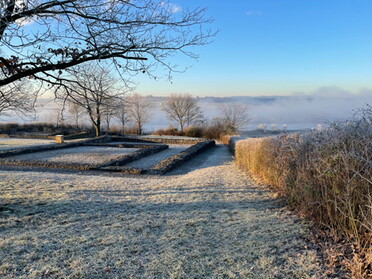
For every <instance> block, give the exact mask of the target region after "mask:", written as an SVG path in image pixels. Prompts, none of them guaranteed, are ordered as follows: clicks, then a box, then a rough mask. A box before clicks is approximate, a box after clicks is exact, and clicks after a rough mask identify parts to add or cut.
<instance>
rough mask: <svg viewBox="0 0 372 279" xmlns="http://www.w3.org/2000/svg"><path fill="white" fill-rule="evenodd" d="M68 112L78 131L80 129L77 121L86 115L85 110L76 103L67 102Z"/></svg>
mask: <svg viewBox="0 0 372 279" xmlns="http://www.w3.org/2000/svg"><path fill="white" fill-rule="evenodd" d="M68 112H69V114H70V115H71V116H72V118H73V119H74V122H75V126H76V129H79V127H80V125H79V123H80V122H79V120H80V118H81V117H82V116H83V115H84V114H86V111H85V109H84V108H83V107H82V106H81V105H79V104H77V103H76V102H71V101H69V102H68Z"/></svg>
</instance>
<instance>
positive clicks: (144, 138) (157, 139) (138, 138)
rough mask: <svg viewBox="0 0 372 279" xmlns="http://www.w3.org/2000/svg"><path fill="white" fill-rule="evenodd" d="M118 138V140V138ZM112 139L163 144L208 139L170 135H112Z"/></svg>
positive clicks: (193, 142)
mask: <svg viewBox="0 0 372 279" xmlns="http://www.w3.org/2000/svg"><path fill="white" fill-rule="evenodd" d="M118 139H119V140H118ZM120 139H121V140H120ZM113 140H114V141H127V142H148V143H150V142H155V143H164V144H196V143H199V142H205V141H208V140H207V139H204V138H187V137H171V136H157V137H152V136H126V137H113Z"/></svg>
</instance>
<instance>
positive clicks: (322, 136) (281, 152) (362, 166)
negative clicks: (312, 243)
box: [235, 106, 372, 278]
mask: <svg viewBox="0 0 372 279" xmlns="http://www.w3.org/2000/svg"><path fill="white" fill-rule="evenodd" d="M235 155H236V160H237V162H238V164H240V165H241V166H243V167H244V168H246V169H247V170H248V171H249V172H250V173H251V174H252V175H253V176H254V177H255V178H256V179H259V180H260V181H262V182H264V183H266V184H269V185H271V186H272V187H273V188H274V189H276V190H277V191H278V192H280V193H281V194H282V195H283V196H284V197H286V199H287V200H288V202H289V204H290V205H292V206H294V207H296V208H299V209H301V210H302V211H303V212H304V213H305V214H306V215H307V216H309V217H310V218H311V219H312V220H314V221H315V222H316V223H318V224H320V225H322V226H325V227H327V228H328V229H330V230H331V231H332V234H333V235H334V236H335V237H337V238H338V239H344V240H346V241H347V242H348V243H349V245H350V246H351V247H354V251H355V254H354V257H353V259H352V260H351V261H353V263H352V264H349V267H351V272H352V273H353V276H354V277H353V278H367V277H368V276H369V275H371V268H372V267H371V262H372V260H371V259H372V247H371V243H372V158H371V157H372V109H371V107H369V106H368V107H367V108H366V109H364V110H362V111H360V113H359V114H357V115H356V116H355V117H354V118H353V119H351V120H349V121H345V122H338V123H333V124H332V125H330V127H329V128H328V129H325V130H322V131H311V132H309V133H306V134H303V135H299V134H294V135H287V136H280V137H276V138H259V139H247V140H242V141H239V142H238V143H237V144H236V154H235ZM355 267H358V268H355Z"/></svg>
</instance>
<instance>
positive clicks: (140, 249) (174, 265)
mask: <svg viewBox="0 0 372 279" xmlns="http://www.w3.org/2000/svg"><path fill="white" fill-rule="evenodd" d="M231 160H232V158H231V156H230V155H229V153H228V151H227V148H226V147H224V146H218V147H217V148H216V149H213V150H210V151H207V152H206V153H204V154H202V155H200V156H198V157H196V158H194V159H192V160H191V161H189V162H188V163H186V164H184V165H183V166H182V167H181V168H179V169H177V170H175V171H174V172H172V173H171V174H170V175H168V176H163V177H143V176H141V177H138V176H121V175H116V176H103V175H101V176H97V175H93V174H92V175H89V174H88V173H84V174H77V173H52V172H45V173H42V172H28V171H0V200H1V202H2V204H3V208H2V212H1V213H0V277H1V278H323V277H325V276H324V275H323V274H324V273H323V272H324V268H323V267H322V266H321V263H320V262H321V258H319V255H318V254H317V252H316V250H315V249H313V246H312V245H311V244H309V243H308V242H307V241H306V240H305V237H306V234H307V227H306V225H305V224H304V223H302V222H301V221H299V220H298V219H297V218H295V217H293V216H292V215H290V214H288V212H287V211H286V210H285V209H284V208H283V207H282V205H281V203H280V202H279V201H278V200H277V199H276V197H275V195H274V194H272V193H271V192H268V191H266V190H264V189H262V188H260V187H257V186H256V185H255V184H254V183H253V182H252V180H250V179H249V178H248V177H247V176H246V175H245V174H244V173H243V172H241V171H239V170H238V169H237V168H236V167H235V166H234V165H233V164H231V163H230V161H231Z"/></svg>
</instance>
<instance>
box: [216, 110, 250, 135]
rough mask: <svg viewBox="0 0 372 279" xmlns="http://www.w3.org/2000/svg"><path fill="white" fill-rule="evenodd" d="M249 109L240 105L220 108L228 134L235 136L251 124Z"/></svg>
mask: <svg viewBox="0 0 372 279" xmlns="http://www.w3.org/2000/svg"><path fill="white" fill-rule="evenodd" d="M248 109H249V107H248V106H247V105H245V104H240V103H228V104H222V105H221V106H220V112H221V117H220V118H221V120H222V123H224V125H225V130H226V132H227V133H230V134H235V133H238V132H239V130H240V129H241V128H242V127H243V126H244V125H246V124H248V123H249V121H250V119H249V115H248Z"/></svg>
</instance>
